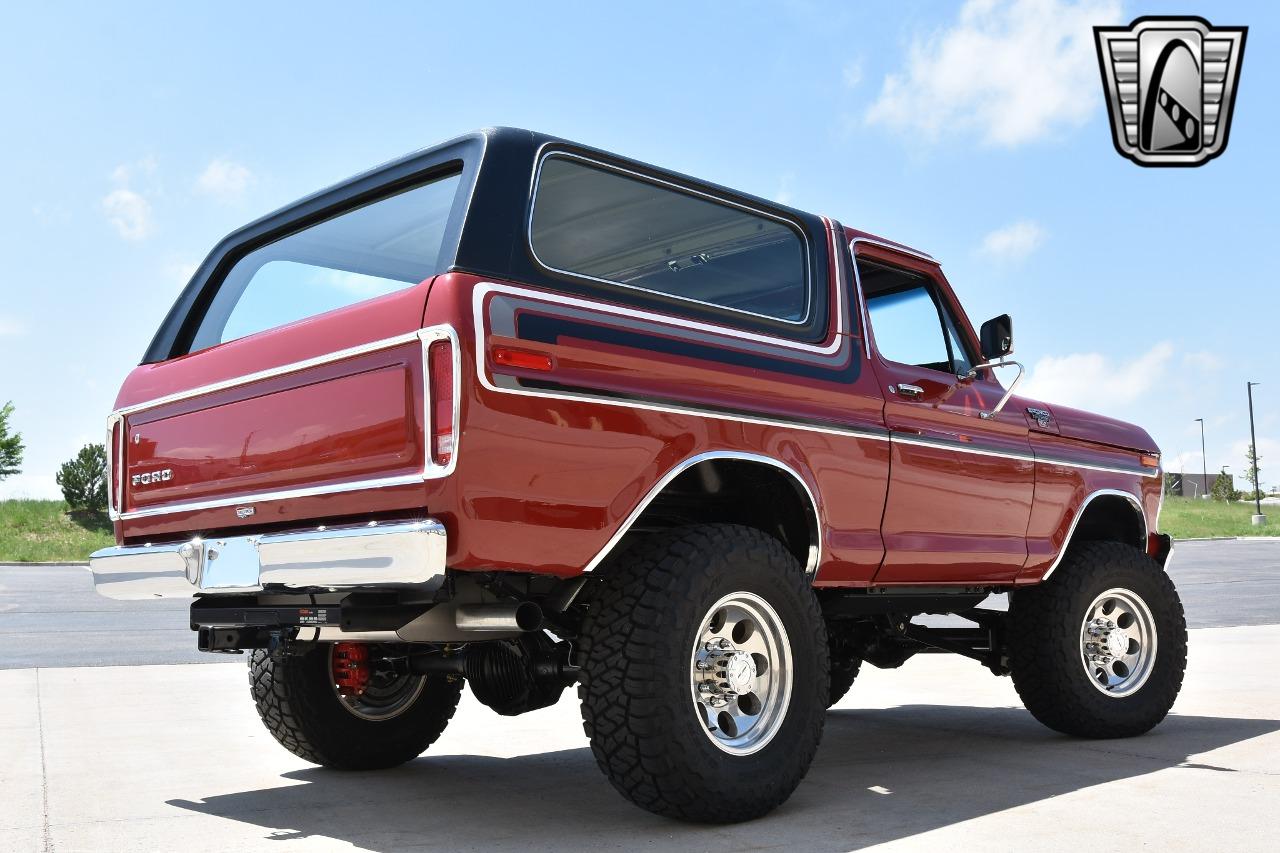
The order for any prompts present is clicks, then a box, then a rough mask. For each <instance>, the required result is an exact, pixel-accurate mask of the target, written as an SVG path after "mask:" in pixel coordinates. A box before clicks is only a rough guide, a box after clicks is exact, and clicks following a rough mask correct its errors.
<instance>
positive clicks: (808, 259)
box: [525, 142, 816, 326]
mask: <svg viewBox="0 0 1280 853" xmlns="http://www.w3.org/2000/svg"><path fill="white" fill-rule="evenodd" d="M559 144H562V143H557V142H545V143H543V144H542V147H541V148H539V149H538V154H537V158H536V159H537V165H536V166H535V167H534V174H533V186H532V187H531V188H530V190H529V216H528V217H527V218H526V220H525V242H526V243H527V244H528V246H529V254H530V255H532V256H533V260H534V261H535V262H536V263H537V264H538V266H540V267H542V268H543V269H545V270H548V271H550V272H553V273H555V274H556V275H561V276H568V277H569V278H577V279H584V280H586V281H596V282H600V283H601V284H608V285H611V286H613V287H625V288H627V289H629V290H635V291H638V292H640V293H651V294H654V295H655V296H662V297H665V298H669V299H678V300H680V301H682V302H688V303H690V304H693V305H704V306H706V307H708V308H715V309H716V310H719V311H729V312H731V313H734V314H741V315H743V316H746V317H759V318H760V319H762V320H770V321H772V322H775V323H787V324H789V325H792V326H802V325H804V324H805V323H807V322H809V319H810V317H812V315H813V308H814V300H813V297H814V290H816V288H815V287H814V276H813V254H812V252H810V250H809V240H808V238H807V237H806V236H805V232H804V229H803V228H802V227H801V226H800V224H799V223H798V222H796V221H795V220H792V219H787V218H786V217H783V216H778V215H777V214H775V213H769V212H768V211H765V210H760V209H759V208H755V207H751V206H750V205H746V204H741V203H739V202H735V201H730V200H729V199H726V198H722V197H721V196H718V195H715V194H713V193H709V192H705V191H703V190H698V189H695V188H693V187H687V186H683V185H681V184H677V183H675V182H673V181H667V180H664V179H662V178H655V177H652V176H650V175H645V174H642V173H640V172H634V171H632V170H630V169H626V168H623V167H621V166H615V165H613V164H611V163H605V162H603V161H600V160H596V159H593V158H591V157H585V156H583V155H581V154H574V153H573V152H570V151H563V150H552V151H547V150H546V149H547V148H548V147H552V148H554V146H556V145H559ZM552 157H561V158H563V159H565V160H579V161H581V162H583V163H588V164H590V165H591V166H593V167H595V168H598V169H601V170H603V171H607V172H614V173H617V174H621V175H625V176H627V177H629V178H632V179H633V180H637V181H641V182H643V183H646V184H655V185H658V186H663V187H667V188H670V189H672V190H674V191H676V192H678V193H683V194H685V195H691V196H697V197H699V198H702V199H705V200H707V201H710V202H712V203H713V204H722V205H724V206H726V207H733V208H737V209H738V210H743V211H746V212H747V213H752V214H755V215H756V216H761V217H764V218H765V219H772V220H773V221H774V222H780V223H782V224H783V225H785V226H786V227H788V228H790V229H791V230H792V231H794V232H795V234H796V236H797V237H799V238H800V245H802V246H803V247H804V283H805V295H804V296H805V311H804V316H803V317H802V318H800V319H799V320H787V319H785V318H783V317H774V316H772V315H770V314H760V313H758V312H756V311H744V310H742V309H740V308H732V307H730V306H728V305H720V304H717V303H715V302H706V301H704V300H701V299H692V298H690V297H688V296H680V295H679V294H677V293H666V292H664V291H661V290H651V289H649V288H647V287H637V286H636V285H634V284H626V283H624V282H621V281H614V280H612V279H608V278H599V277H597V276H593V275H587V274H586V273H580V272H573V271H572V270H564V269H560V268H559V267H553V266H551V265H550V264H548V263H546V262H545V261H543V260H542V258H541V257H539V256H538V250H537V249H535V248H534V246H533V215H534V210H535V209H536V207H537V204H538V184H539V182H540V181H541V180H542V165H543V164H544V163H545V162H546V161H547V160H550V159H551V158H552Z"/></svg>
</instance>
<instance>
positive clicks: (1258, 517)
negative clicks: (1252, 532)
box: [1246, 382, 1267, 525]
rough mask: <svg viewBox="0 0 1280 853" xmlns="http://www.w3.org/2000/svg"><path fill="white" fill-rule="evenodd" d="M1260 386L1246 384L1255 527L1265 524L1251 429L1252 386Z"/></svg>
mask: <svg viewBox="0 0 1280 853" xmlns="http://www.w3.org/2000/svg"><path fill="white" fill-rule="evenodd" d="M1261 384H1262V383H1261V382H1247V383H1246V388H1247V389H1248V391H1249V446H1250V447H1251V448H1252V449H1253V508H1254V509H1255V510H1256V511H1257V512H1256V514H1255V515H1254V516H1253V523H1254V524H1255V525H1263V524H1266V523H1267V517H1266V516H1265V515H1263V514H1262V484H1261V483H1259V482H1258V434H1257V432H1255V431H1254V429H1253V386H1254V385H1261Z"/></svg>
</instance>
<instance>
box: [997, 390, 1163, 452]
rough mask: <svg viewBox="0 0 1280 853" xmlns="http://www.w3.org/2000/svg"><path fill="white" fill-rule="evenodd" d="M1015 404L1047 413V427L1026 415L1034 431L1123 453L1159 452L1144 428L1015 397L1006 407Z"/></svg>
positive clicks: (1114, 419)
mask: <svg viewBox="0 0 1280 853" xmlns="http://www.w3.org/2000/svg"><path fill="white" fill-rule="evenodd" d="M1015 405H1016V406H1017V407H1018V408H1019V409H1021V410H1022V411H1023V412H1024V413H1025V412H1026V411H1027V409H1028V408H1033V409H1042V410H1044V411H1047V412H1049V413H1050V415H1051V417H1050V420H1049V423H1048V425H1047V426H1042V425H1041V424H1040V423H1038V422H1037V421H1036V420H1035V418H1033V417H1031V416H1030V415H1028V416H1027V424H1028V426H1030V427H1031V429H1032V431H1035V432H1045V433H1051V434H1053V435H1061V436H1062V437H1064V438H1072V439H1076V440H1078V441H1088V442H1092V443H1094V444H1105V445H1107V446H1109V447H1119V448H1123V449H1125V450H1137V451H1139V452H1142V453H1153V454H1157V455H1158V454H1159V453H1160V448H1159V447H1157V446H1156V443H1155V440H1154V439H1152V438H1151V435H1150V434H1149V433H1148V432H1147V431H1146V430H1145V429H1143V428H1142V427H1140V426H1135V425H1134V424H1131V423H1127V422H1125V421H1122V420H1117V419H1116V418H1109V417H1106V416H1105V415H1098V414H1094V413H1093V412H1086V411H1084V410H1083V409H1073V408H1071V407H1070V406H1059V405H1051V404H1049V403H1041V402H1037V401H1035V400H1030V399H1027V398H1026V397H1017V396H1015V397H1014V398H1013V399H1012V400H1010V401H1009V406H1008V407H1009V408H1013V407H1014V406H1015Z"/></svg>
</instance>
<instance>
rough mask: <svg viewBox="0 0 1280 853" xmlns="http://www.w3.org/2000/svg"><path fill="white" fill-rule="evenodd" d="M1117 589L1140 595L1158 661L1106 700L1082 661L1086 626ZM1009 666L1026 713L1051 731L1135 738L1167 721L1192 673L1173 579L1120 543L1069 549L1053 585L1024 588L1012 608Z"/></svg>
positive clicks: (1082, 544)
mask: <svg viewBox="0 0 1280 853" xmlns="http://www.w3.org/2000/svg"><path fill="white" fill-rule="evenodd" d="M1112 588H1121V589H1124V590H1128V591H1130V592H1132V593H1135V594H1137V595H1138V596H1139V597H1141V599H1142V600H1143V602H1144V603H1145V604H1146V606H1147V608H1148V609H1149V610H1150V611H1151V616H1152V618H1153V620H1154V624H1155V631H1156V638H1157V642H1156V655H1155V659H1154V661H1153V663H1152V665H1151V672H1150V675H1148V677H1147V680H1146V682H1145V683H1143V684H1142V686H1141V687H1139V688H1138V689H1137V690H1136V691H1134V692H1133V693H1130V694H1129V695H1127V696H1122V697H1114V696H1108V695H1105V694H1104V693H1103V692H1101V691H1100V690H1098V689H1097V688H1096V687H1095V686H1094V685H1093V684H1092V683H1091V681H1090V677H1089V675H1088V673H1087V672H1086V671H1085V667H1084V662H1083V659H1082V655H1081V640H1080V633H1081V625H1082V622H1083V621H1084V618H1085V611H1086V610H1087V608H1088V607H1089V606H1090V604H1091V603H1092V602H1093V600H1094V599H1095V598H1096V597H1097V596H1099V595H1101V594H1102V593H1103V592H1106V591H1107V590H1109V589H1112ZM1008 627H1009V631H1008V644H1009V667H1010V669H1011V670H1012V675H1013V684H1014V687H1015V688H1016V689H1017V691H1018V695H1019V696H1020V697H1022V702H1023V704H1024V705H1026V707H1027V710H1028V711H1030V712H1031V714H1032V715H1033V716H1034V717H1035V718H1036V719H1037V720H1039V721H1040V722H1041V723H1044V724H1045V725H1046V726H1048V727H1049V728H1051V729H1054V730H1056V731H1059V732H1062V733H1063V734H1068V735H1074V736H1076V737H1086V738H1118V737H1132V736H1134V735H1140V734H1142V733H1144V732H1147V731H1149V730H1150V729H1151V728H1152V727H1154V726H1155V725H1156V724H1157V723H1159V722H1160V721H1161V720H1163V719H1164V718H1165V715H1166V714H1168V713H1169V709H1170V708H1171V707H1172V706H1173V702H1174V699H1176V698H1177V696H1178V691H1179V690H1180V689H1181V687H1182V676H1183V672H1184V671H1185V670H1186V667H1187V625H1186V619H1185V617H1184V616H1183V612H1182V602H1181V601H1180V600H1179V598H1178V591H1177V590H1176V589H1175V588H1174V585H1173V581H1171V580H1170V579H1169V576H1168V575H1167V574H1166V573H1165V572H1164V571H1163V570H1162V569H1161V568H1160V566H1159V564H1157V563H1156V561H1155V560H1153V559H1151V557H1149V556H1147V555H1146V554H1144V553H1143V552H1142V551H1140V550H1139V549H1137V548H1134V547H1132V546H1130V545H1124V544H1121V543H1117V542H1084V543H1081V544H1079V545H1076V546H1074V547H1072V549H1071V550H1070V551H1069V552H1068V554H1067V556H1066V558H1065V559H1064V560H1063V561H1062V563H1061V565H1059V566H1058V569H1057V571H1055V572H1054V573H1053V575H1052V576H1051V577H1050V579H1049V580H1048V581H1046V582H1044V583H1042V584H1039V585H1036V586H1033V587H1027V588H1024V589H1019V590H1018V591H1016V592H1014V593H1013V595H1012V596H1011V601H1010V608H1009V626H1008Z"/></svg>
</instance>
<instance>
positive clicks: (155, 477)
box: [132, 468, 173, 486]
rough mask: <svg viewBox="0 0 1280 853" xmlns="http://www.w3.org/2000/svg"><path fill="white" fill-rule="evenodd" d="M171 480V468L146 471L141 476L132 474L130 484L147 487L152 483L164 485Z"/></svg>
mask: <svg viewBox="0 0 1280 853" xmlns="http://www.w3.org/2000/svg"><path fill="white" fill-rule="evenodd" d="M172 479H173V469H172V468H161V469H160V470H159V471H147V472H145V473H142V474H134V475H133V478H132V482H133V484H134V485H135V486H149V485H151V484H152V483H166V482H168V481H169V480H172Z"/></svg>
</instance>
